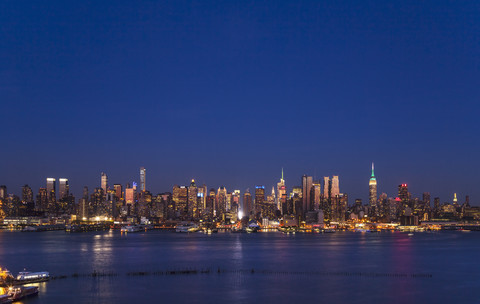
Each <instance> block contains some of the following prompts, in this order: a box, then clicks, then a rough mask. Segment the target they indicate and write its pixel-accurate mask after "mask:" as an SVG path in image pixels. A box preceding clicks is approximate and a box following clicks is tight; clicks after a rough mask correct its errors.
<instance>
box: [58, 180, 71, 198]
mask: <svg viewBox="0 0 480 304" xmlns="http://www.w3.org/2000/svg"><path fill="white" fill-rule="evenodd" d="M58 186H59V187H58V188H59V196H58V198H59V199H63V198H65V197H67V196H69V194H70V186H69V185H68V179H66V178H59V179H58Z"/></svg>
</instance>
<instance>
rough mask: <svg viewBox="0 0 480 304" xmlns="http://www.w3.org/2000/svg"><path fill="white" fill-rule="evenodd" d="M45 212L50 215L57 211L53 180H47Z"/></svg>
mask: <svg viewBox="0 0 480 304" xmlns="http://www.w3.org/2000/svg"><path fill="white" fill-rule="evenodd" d="M47 198H48V204H47V210H48V212H49V213H50V214H54V213H56V211H57V196H56V189H55V179H54V178H51V177H49V178H47Z"/></svg>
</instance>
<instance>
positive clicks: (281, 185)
mask: <svg viewBox="0 0 480 304" xmlns="http://www.w3.org/2000/svg"><path fill="white" fill-rule="evenodd" d="M286 193H287V188H286V187H285V180H284V179H283V168H282V178H281V179H280V182H278V183H277V197H276V204H277V209H278V210H282V205H281V203H282V202H281V200H282V197H283V196H284V195H285V194H286Z"/></svg>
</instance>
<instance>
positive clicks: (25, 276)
mask: <svg viewBox="0 0 480 304" xmlns="http://www.w3.org/2000/svg"><path fill="white" fill-rule="evenodd" d="M48 280H50V274H49V273H48V272H46V271H41V272H27V271H23V272H19V273H18V275H17V281H16V283H19V284H27V283H36V282H45V281H48Z"/></svg>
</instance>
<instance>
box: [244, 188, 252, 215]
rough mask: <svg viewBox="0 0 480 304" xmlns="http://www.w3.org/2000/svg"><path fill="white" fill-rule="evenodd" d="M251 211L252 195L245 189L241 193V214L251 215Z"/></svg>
mask: <svg viewBox="0 0 480 304" xmlns="http://www.w3.org/2000/svg"><path fill="white" fill-rule="evenodd" d="M252 213H253V205H252V195H251V194H250V190H249V189H247V191H245V193H244V194H243V215H244V216H251V215H252Z"/></svg>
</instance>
